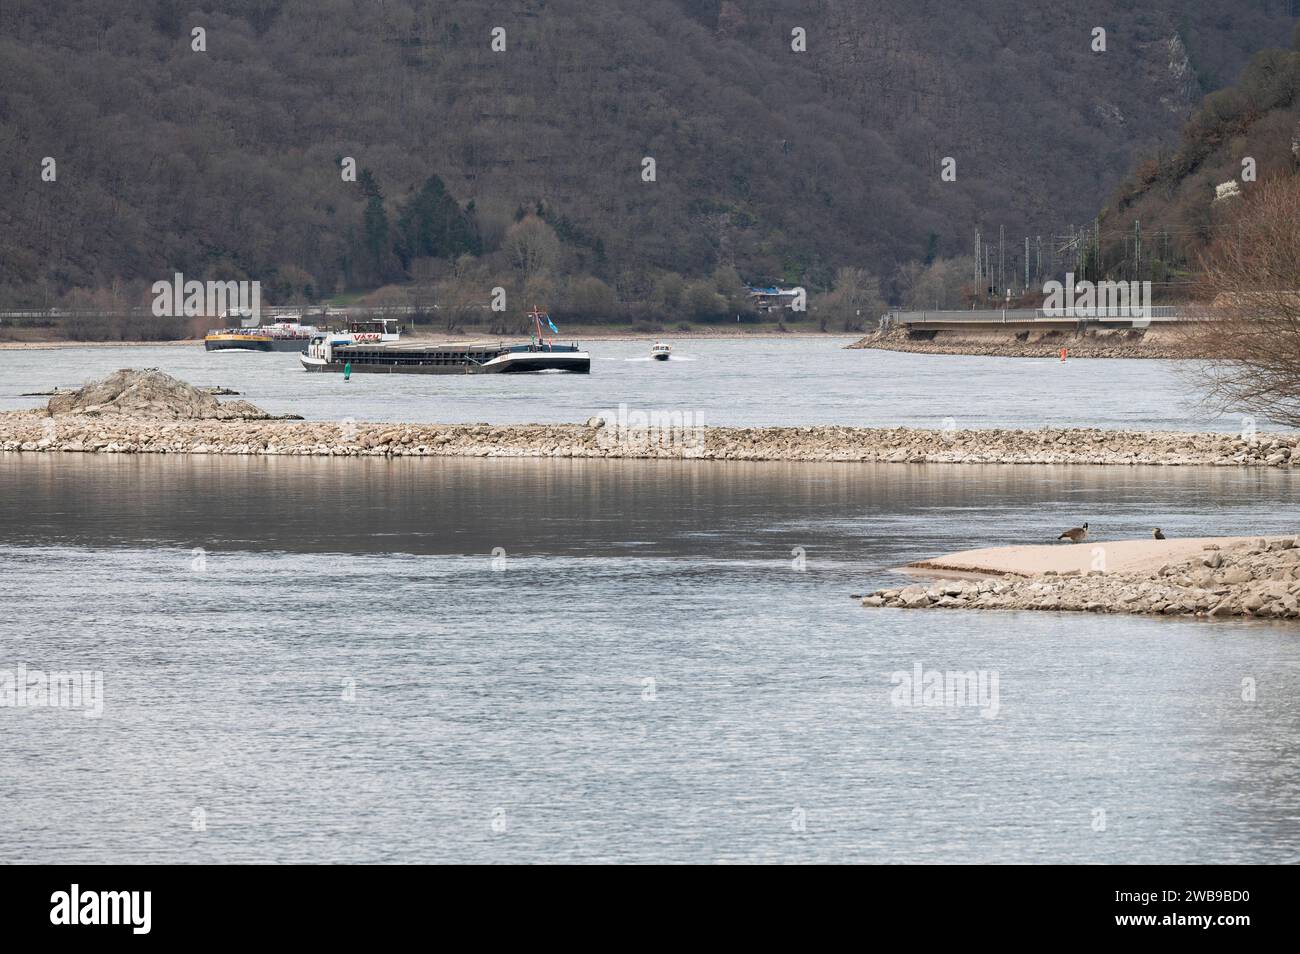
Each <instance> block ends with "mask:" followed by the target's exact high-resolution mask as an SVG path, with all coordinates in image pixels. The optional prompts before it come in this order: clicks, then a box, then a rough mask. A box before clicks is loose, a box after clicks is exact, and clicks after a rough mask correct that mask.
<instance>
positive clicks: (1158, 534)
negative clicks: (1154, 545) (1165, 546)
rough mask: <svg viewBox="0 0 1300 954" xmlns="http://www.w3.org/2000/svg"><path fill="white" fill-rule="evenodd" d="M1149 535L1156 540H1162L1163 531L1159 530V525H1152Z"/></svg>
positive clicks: (1163, 536)
mask: <svg viewBox="0 0 1300 954" xmlns="http://www.w3.org/2000/svg"><path fill="white" fill-rule="evenodd" d="M1151 536H1152V537H1154V538H1155V539H1157V540H1163V539H1164V538H1165V532H1164V531H1163V530H1161V529H1160V528H1159V527H1152V528H1151Z"/></svg>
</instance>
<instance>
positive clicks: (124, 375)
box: [46, 368, 273, 421]
mask: <svg viewBox="0 0 1300 954" xmlns="http://www.w3.org/2000/svg"><path fill="white" fill-rule="evenodd" d="M46 407H47V410H48V413H49V414H50V416H52V417H55V416H59V415H62V414H86V415H107V414H122V415H132V416H135V417H165V418H177V419H182V418H183V419H191V420H218V421H231V420H240V421H264V420H270V419H272V418H273V415H270V414H267V413H266V412H265V411H263V410H262V409H261V408H260V407H257V406H256V405H254V404H250V403H249V402H248V401H224V402H223V401H218V400H217V399H216V398H215V397H213V396H212V394H211V393H209V392H208V391H206V390H204V389H202V388H196V387H195V386H194V385H192V384H186V383H185V382H184V381H181V380H179V379H177V378H173V377H172V376H171V375H170V374H164V373H163V372H162V371H158V370H155V369H152V368H148V369H145V370H136V369H134V368H123V369H122V370H120V371H114V372H113V373H112V374H110V375H109V376H108V377H106V378H100V379H99V380H98V381H91V382H90V383H89V384H86V385H84V386H82V387H80V388H77V389H76V390H75V391H67V392H63V393H59V394H55V395H54V396H53V397H52V398H50V401H49V404H48V405H46Z"/></svg>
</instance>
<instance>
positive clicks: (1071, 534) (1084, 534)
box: [1056, 523, 1088, 543]
mask: <svg viewBox="0 0 1300 954" xmlns="http://www.w3.org/2000/svg"><path fill="white" fill-rule="evenodd" d="M1056 539H1058V540H1069V541H1070V542H1071V543H1082V542H1083V541H1084V540H1087V539H1088V525H1087V524H1086V523H1085V524H1084V525H1083V526H1082V527H1071V528H1070V529H1069V530H1066V531H1065V533H1063V534H1061V535H1060V536H1059V537H1057V538H1056Z"/></svg>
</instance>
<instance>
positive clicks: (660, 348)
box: [650, 341, 673, 361]
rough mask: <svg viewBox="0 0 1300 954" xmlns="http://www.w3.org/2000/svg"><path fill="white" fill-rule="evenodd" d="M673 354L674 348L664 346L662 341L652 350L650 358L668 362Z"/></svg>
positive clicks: (655, 344)
mask: <svg viewBox="0 0 1300 954" xmlns="http://www.w3.org/2000/svg"><path fill="white" fill-rule="evenodd" d="M672 353H673V346H672V345H670V344H664V343H663V342H662V341H656V342H655V343H654V347H653V348H651V349H650V357H652V358H654V359H655V360H656V361H667V360H668V356H669V355H671V354H672Z"/></svg>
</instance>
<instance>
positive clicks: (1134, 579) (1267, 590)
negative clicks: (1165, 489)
mask: <svg viewBox="0 0 1300 954" xmlns="http://www.w3.org/2000/svg"><path fill="white" fill-rule="evenodd" d="M862 605H863V606H868V607H883V606H890V607H898V608H900V609H992V610H1056V611H1074V612H1090V613H1146V614H1159V615H1162V616H1199V617H1209V618H1215V619H1221V618H1231V617H1242V616H1249V617H1264V618H1272V619H1296V618H1300V537H1283V538H1276V539H1264V538H1259V539H1255V540H1253V541H1246V542H1244V543H1236V544H1233V545H1230V546H1224V547H1219V546H1217V545H1213V544H1212V545H1210V546H1209V547H1207V548H1206V549H1205V550H1204V551H1203V552H1202V553H1201V554H1200V555H1198V556H1196V557H1193V558H1192V559H1188V560H1182V561H1178V562H1171V563H1166V564H1164V565H1162V566H1159V567H1156V568H1154V569H1152V570H1149V571H1143V572H1122V573H1098V572H1090V573H1088V574H1086V575H1082V574H1081V575H1074V576H1064V575H1056V574H1052V573H1045V574H1042V575H1039V576H1033V577H1015V576H1002V577H998V578H996V579H987V578H986V579H954V580H936V581H933V582H927V583H913V584H910V585H908V586H903V587H896V588H892V589H882V590H878V591H876V592H875V593H872V594H870V595H869V596H866V597H864V598H863V599H862Z"/></svg>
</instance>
